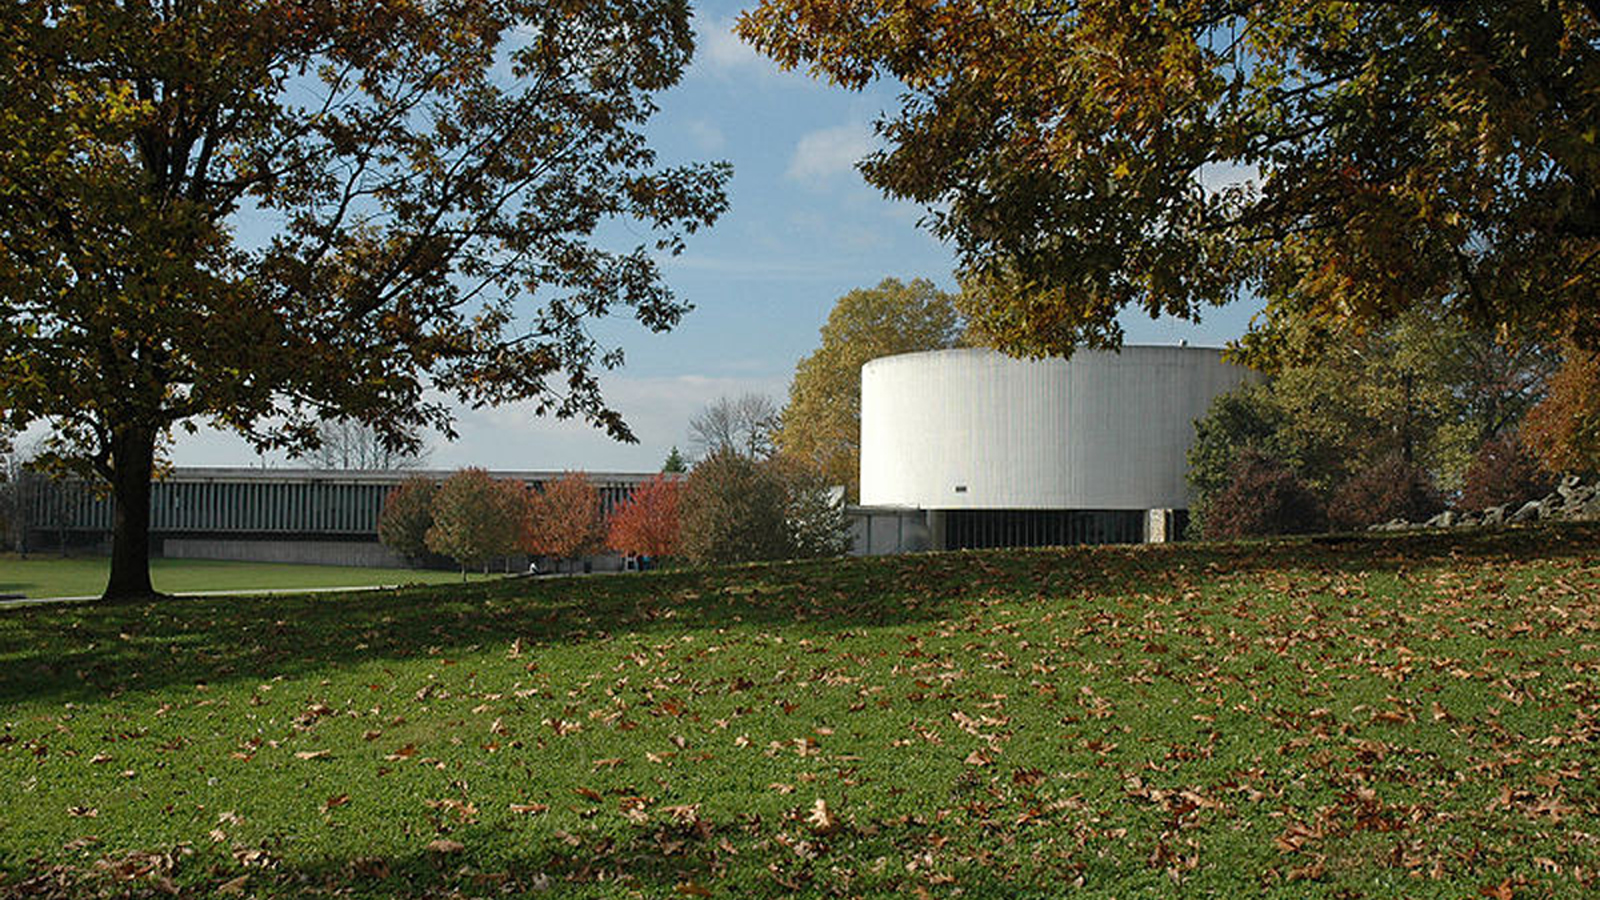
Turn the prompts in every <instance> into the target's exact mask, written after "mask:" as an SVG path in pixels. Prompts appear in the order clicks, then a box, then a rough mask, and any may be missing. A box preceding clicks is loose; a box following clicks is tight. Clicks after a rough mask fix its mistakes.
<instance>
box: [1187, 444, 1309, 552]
mask: <svg viewBox="0 0 1600 900" xmlns="http://www.w3.org/2000/svg"><path fill="white" fill-rule="evenodd" d="M1232 472H1233V477H1232V480H1231V481H1230V482H1229V483H1228V486H1227V487H1226V488H1224V489H1223V490H1222V491H1221V492H1220V493H1218V494H1217V495H1216V496H1215V497H1213V498H1212V500H1211V503H1210V505H1208V506H1207V507H1206V520H1205V536H1206V537H1207V538H1213V539H1218V538H1220V539H1223V540H1227V539H1231V538H1241V537H1264V536H1268V535H1275V534H1306V533H1310V532H1315V531H1321V530H1322V528H1323V526H1324V524H1325V522H1326V517H1325V515H1324V513H1323V509H1322V503H1321V501H1319V500H1318V499H1317V497H1316V495H1315V494H1313V493H1312V492H1311V490H1310V489H1309V488H1307V487H1306V486H1305V484H1304V483H1302V482H1301V481H1300V479H1299V477H1298V476H1296V475H1295V473H1294V470H1293V469H1291V468H1289V467H1288V466H1286V465H1284V464H1283V463H1282V462H1280V461H1278V460H1277V459H1275V458H1273V457H1271V456H1267V455H1266V454H1263V453H1261V452H1259V451H1256V450H1250V449H1247V450H1244V451H1242V452H1240V454H1239V456H1238V457H1237V458H1236V459H1235V460H1234V463H1233V468H1232Z"/></svg>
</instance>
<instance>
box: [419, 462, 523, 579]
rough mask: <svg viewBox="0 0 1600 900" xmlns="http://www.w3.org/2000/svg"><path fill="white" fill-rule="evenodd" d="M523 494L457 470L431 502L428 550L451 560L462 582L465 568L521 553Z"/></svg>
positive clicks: (478, 473)
mask: <svg viewBox="0 0 1600 900" xmlns="http://www.w3.org/2000/svg"><path fill="white" fill-rule="evenodd" d="M527 497H528V489H527V488H526V487H525V486H524V485H523V484H522V483H521V482H518V481H501V480H499V479H496V478H492V477H490V475H489V473H488V472H485V471H484V470H482V469H462V470H461V471H459V472H457V473H455V474H454V475H451V476H450V477H449V478H446V479H445V481H444V484H441V485H439V490H438V492H437V493H435V494H434V497H433V527H432V528H429V529H428V537H427V543H428V549H429V550H432V551H433V552H435V553H439V554H443V555H444V556H448V557H450V558H451V559H454V560H455V561H456V562H457V563H459V564H460V565H461V572H462V578H463V579H464V578H466V571H467V567H468V566H473V567H477V566H484V565H487V564H488V562H489V560H491V559H494V558H496V557H500V556H509V555H511V554H513V553H516V552H517V551H518V550H520V549H522V545H523V543H524V540H525V534H524V523H525V522H526V521H527V508H528V506H527V504H528V500H527Z"/></svg>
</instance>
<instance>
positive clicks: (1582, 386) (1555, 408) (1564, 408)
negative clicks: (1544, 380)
mask: <svg viewBox="0 0 1600 900" xmlns="http://www.w3.org/2000/svg"><path fill="white" fill-rule="evenodd" d="M1524 433H1525V435H1526V438H1527V441H1528V448H1529V449H1530V450H1532V451H1533V452H1534V453H1535V454H1537V455H1538V457H1539V459H1540V460H1541V461H1542V462H1543V463H1544V467H1545V468H1546V469H1548V470H1549V471H1552V472H1582V473H1592V472H1600V352H1594V351H1584V350H1580V349H1577V348H1569V349H1568V352H1567V357H1566V360H1565V362H1563V363H1562V366H1561V369H1560V370H1559V371H1558V372H1556V375H1555V377H1554V378H1552V379H1551V380H1550V393H1549V394H1548V395H1547V396H1546V397H1545V399H1544V401H1543V402H1541V403H1540V404H1539V405H1538V406H1536V407H1534V408H1533V411H1532V412H1529V413H1528V421H1527V425H1526V426H1525V429H1524Z"/></svg>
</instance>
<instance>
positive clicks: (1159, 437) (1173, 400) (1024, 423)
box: [861, 346, 1260, 549]
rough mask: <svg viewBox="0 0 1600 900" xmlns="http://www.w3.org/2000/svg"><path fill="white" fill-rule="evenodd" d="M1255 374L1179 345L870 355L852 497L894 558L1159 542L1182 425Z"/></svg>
mask: <svg viewBox="0 0 1600 900" xmlns="http://www.w3.org/2000/svg"><path fill="white" fill-rule="evenodd" d="M1259 377H1260V376H1259V375H1257V374H1256V373H1253V372H1251V371H1250V370H1248V369H1245V368H1243V367H1240V366H1235V365H1231V364H1229V363H1226V362H1224V361H1223V359H1222V353H1221V351H1220V350H1216V349H1210V348H1198V347H1186V346H1176V347H1171V346H1168V347H1149V346H1131V347H1124V348H1123V349H1122V350H1121V351H1120V352H1115V353H1113V352H1096V351H1087V350H1082V351H1079V352H1077V353H1076V354H1074V355H1073V356H1072V357H1071V358H1069V359H1041V360H1025V359H1015V358H1012V357H1009V356H1005V355H1003V354H1001V353H997V352H995V351H992V350H979V349H961V350H935V351H930V352H925V353H907V354H902V355H898V356H888V357H883V358H881V359H875V360H872V361H871V362H868V363H867V364H866V365H865V366H863V367H862V370H861V504H862V506H863V507H864V508H865V510H866V511H872V512H875V514H876V515H877V516H878V517H879V518H880V519H881V520H882V524H881V525H879V526H878V530H879V531H880V532H881V533H882V538H883V540H881V541H878V542H877V543H878V545H879V546H883V547H887V546H889V545H890V544H891V543H892V541H891V540H890V537H889V536H890V530H891V529H894V530H896V531H897V532H898V533H899V534H901V535H902V536H904V535H907V534H910V535H911V537H910V538H909V539H907V540H909V541H910V543H908V544H906V545H905V546H906V548H907V549H910V548H915V547H917V542H919V541H920V542H922V543H924V544H925V545H926V546H927V547H928V548H931V549H959V548H968V547H1002V546H1042V545H1055V544H1083V543H1129V542H1137V541H1144V540H1169V539H1171V538H1172V537H1173V536H1175V535H1176V534H1178V533H1180V532H1181V530H1182V528H1183V525H1184V522H1185V520H1186V517H1187V510H1188V508H1189V492H1188V485H1187V483H1186V481H1185V478H1184V475H1185V472H1186V470H1187V466H1188V463H1187V454H1188V450H1189V447H1190V446H1191V445H1192V444H1193V442H1194V435H1195V429H1194V423H1195V420H1197V419H1199V418H1201V417H1203V416H1204V415H1205V414H1206V411H1207V409H1208V408H1209V407H1210V405H1211V402H1212V400H1214V399H1215V398H1216V397H1217V395H1219V394H1222V393H1224V392H1226V391H1230V390H1233V389H1234V388H1236V387H1238V386H1239V385H1241V384H1243V383H1245V382H1246V381H1250V380H1254V379H1258V378H1259ZM864 514H865V513H864ZM908 523H909V524H908ZM919 523H920V524H921V525H922V526H923V528H924V529H925V530H924V531H922V532H919V531H918V530H917V527H916V526H917V525H918V524H919ZM908 529H909V530H908Z"/></svg>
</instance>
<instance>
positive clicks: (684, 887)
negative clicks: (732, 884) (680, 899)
mask: <svg viewBox="0 0 1600 900" xmlns="http://www.w3.org/2000/svg"><path fill="white" fill-rule="evenodd" d="M673 891H674V893H678V894H682V895H683V896H685V897H709V896H711V892H710V891H709V890H706V889H705V888H704V887H702V886H701V885H700V882H698V881H685V882H684V883H683V884H680V885H678V886H677V887H676V888H674V889H673Z"/></svg>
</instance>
